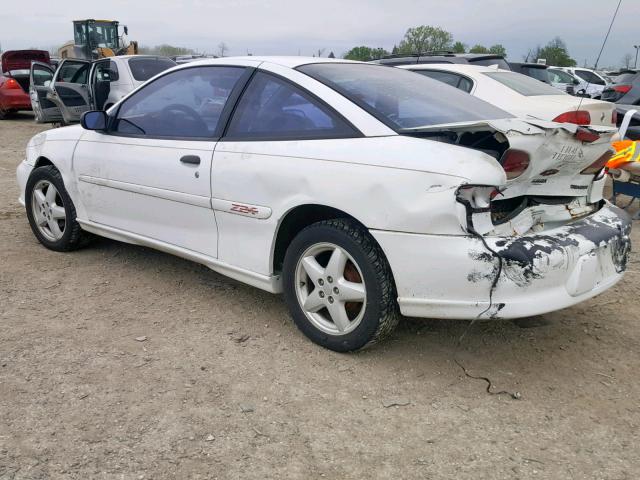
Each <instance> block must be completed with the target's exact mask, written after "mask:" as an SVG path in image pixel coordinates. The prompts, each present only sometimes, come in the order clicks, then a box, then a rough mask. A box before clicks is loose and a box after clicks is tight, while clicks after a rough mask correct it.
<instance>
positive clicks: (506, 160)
mask: <svg viewBox="0 0 640 480" xmlns="http://www.w3.org/2000/svg"><path fill="white" fill-rule="evenodd" d="M529 161H530V160H529V154H528V153H527V152H523V151H522V150H514V149H512V148H510V149H509V150H507V151H506V152H504V154H502V158H501V159H500V165H502V168H503V169H504V171H505V173H506V174H507V180H513V179H514V178H517V177H519V176H520V175H522V174H523V173H524V172H525V170H526V169H527V168H528V167H529Z"/></svg>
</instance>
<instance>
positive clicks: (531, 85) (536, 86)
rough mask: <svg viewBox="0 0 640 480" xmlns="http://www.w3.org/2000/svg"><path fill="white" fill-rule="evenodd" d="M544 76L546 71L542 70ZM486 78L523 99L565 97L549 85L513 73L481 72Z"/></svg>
mask: <svg viewBox="0 0 640 480" xmlns="http://www.w3.org/2000/svg"><path fill="white" fill-rule="evenodd" d="M543 71H544V72H545V74H546V73H547V71H546V70H543ZM483 74H484V75H486V76H487V77H490V78H493V79H494V80H495V81H496V82H500V83H501V84H502V85H504V86H505V87H509V88H510V89H511V90H515V91H516V92H518V93H519V94H520V95H524V96H525V97H535V96H536V95H566V94H565V93H564V92H562V91H560V90H558V89H557V88H553V87H552V86H550V85H547V84H545V83H542V82H540V81H539V80H536V79H535V78H531V77H527V76H526V75H521V74H519V73H515V72H483Z"/></svg>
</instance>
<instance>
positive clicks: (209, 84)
mask: <svg viewBox="0 0 640 480" xmlns="http://www.w3.org/2000/svg"><path fill="white" fill-rule="evenodd" d="M243 72H244V68H243V67H196V68H185V69H182V70H178V71H176V72H171V73H169V74H167V75H164V76H162V77H160V78H158V79H157V80H155V81H152V82H151V83H149V84H148V85H146V86H145V87H144V88H142V89H141V90H139V91H138V92H136V93H135V94H133V95H132V96H131V97H129V98H128V99H127V100H126V101H125V102H124V104H123V105H122V107H121V108H120V110H119V112H118V119H117V122H116V128H115V130H116V131H117V132H120V133H125V134H135V135H146V136H150V137H182V138H195V137H199V138H203V137H204V138H208V137H212V136H213V134H214V133H215V131H216V128H217V126H218V120H219V118H220V114H221V113H222V109H223V108H224V106H225V104H226V102H227V99H228V98H229V95H230V94H231V91H232V90H233V87H234V86H235V84H236V83H237V81H238V79H239V78H240V76H241V75H242V74H243Z"/></svg>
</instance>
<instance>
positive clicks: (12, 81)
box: [0, 50, 176, 124]
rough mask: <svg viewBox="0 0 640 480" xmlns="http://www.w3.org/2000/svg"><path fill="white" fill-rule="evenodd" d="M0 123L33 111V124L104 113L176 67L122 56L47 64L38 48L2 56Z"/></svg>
mask: <svg viewBox="0 0 640 480" xmlns="http://www.w3.org/2000/svg"><path fill="white" fill-rule="evenodd" d="M0 63H1V65H2V72H1V74H0V120H2V119H4V118H6V117H7V116H10V115H11V114H12V113H14V112H17V111H19V110H33V111H34V114H35V117H36V121H38V122H41V123H45V122H59V123H62V124H70V123H75V122H78V121H80V116H81V115H82V113H84V112H86V111H87V110H90V109H98V110H103V109H104V110H106V109H108V108H110V107H111V106H112V105H113V104H115V103H116V102H118V101H119V100H120V99H121V98H123V97H124V96H125V95H127V94H128V93H129V92H131V91H132V90H133V89H135V88H137V87H138V86H139V85H142V84H143V83H144V82H145V81H147V80H149V79H150V78H152V77H153V76H155V75H157V74H158V73H160V72H162V71H163V70H166V69H168V68H171V67H174V66H175V65H176V63H175V62H174V61H173V60H171V59H169V58H166V57H159V56H152V55H125V56H118V57H109V58H102V59H98V60H80V59H62V60H61V61H59V62H55V63H54V62H52V61H51V59H50V57H49V53H48V52H47V51H44V50H16V51H7V52H4V53H3V54H2V56H1V58H0Z"/></svg>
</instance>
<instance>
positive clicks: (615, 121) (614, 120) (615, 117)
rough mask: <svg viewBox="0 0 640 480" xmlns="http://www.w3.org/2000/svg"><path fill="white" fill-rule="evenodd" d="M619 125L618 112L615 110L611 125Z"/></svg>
mask: <svg viewBox="0 0 640 480" xmlns="http://www.w3.org/2000/svg"><path fill="white" fill-rule="evenodd" d="M617 124H618V111H617V110H614V111H613V113H612V114H611V125H617Z"/></svg>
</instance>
